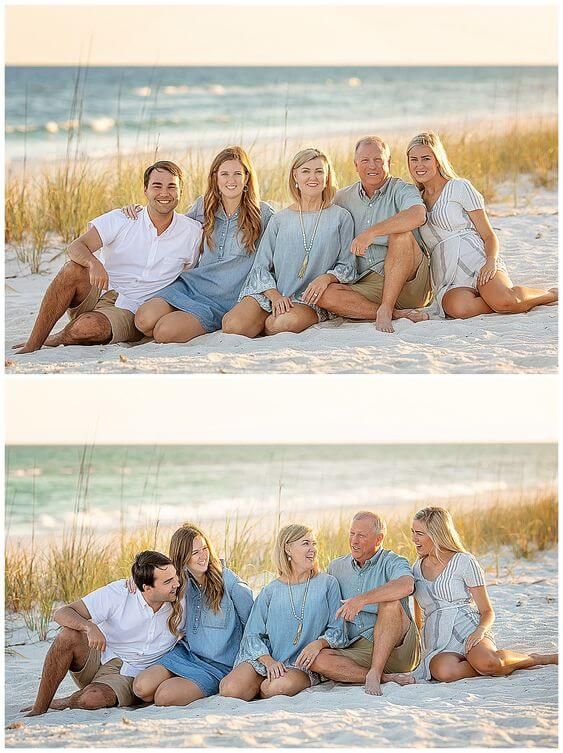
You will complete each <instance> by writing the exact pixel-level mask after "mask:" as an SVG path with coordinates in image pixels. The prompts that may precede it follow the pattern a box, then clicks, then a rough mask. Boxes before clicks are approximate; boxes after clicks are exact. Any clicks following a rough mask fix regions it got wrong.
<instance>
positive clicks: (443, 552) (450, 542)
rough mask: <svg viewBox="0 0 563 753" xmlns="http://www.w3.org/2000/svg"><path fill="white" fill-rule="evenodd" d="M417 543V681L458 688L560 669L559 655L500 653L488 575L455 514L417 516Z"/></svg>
mask: <svg viewBox="0 0 563 753" xmlns="http://www.w3.org/2000/svg"><path fill="white" fill-rule="evenodd" d="M412 540H413V543H414V545H415V548H416V552H417V554H418V559H417V560H416V562H415V563H414V566H413V573H414V580H415V593H414V597H415V618H416V619H417V622H418V625H419V627H420V626H421V623H422V643H423V648H424V654H423V658H422V661H421V663H420V665H419V666H418V668H417V669H416V670H415V671H414V673H413V674H414V677H415V678H416V679H419V680H420V679H424V680H432V679H433V680H439V681H441V682H453V681H454V680H462V679H464V678H467V677H477V676H479V675H491V676H494V677H501V676H504V675H509V674H511V673H512V672H514V671H515V670H517V669H531V668H532V667H536V666H539V665H542V664H557V661H558V655H557V654H539V653H526V654H524V653H521V652H518V651H512V650H509V649H498V648H497V646H496V643H495V637H494V635H493V633H492V631H491V628H492V625H493V623H494V620H495V613H494V611H493V608H492V606H491V602H490V600H489V595H488V593H487V587H486V585H485V575H484V573H483V569H482V567H481V566H480V565H479V563H478V562H477V560H476V559H475V557H474V556H473V555H472V554H470V553H469V552H467V551H466V549H465V548H464V546H463V544H462V541H461V538H460V536H459V534H458V532H457V531H456V529H455V526H454V522H453V520H452V517H451V515H450V513H449V512H448V511H447V510H444V509H442V508H441V507H426V508H424V509H423V510H420V511H419V512H417V513H416V515H415V516H414V520H413V524H412Z"/></svg>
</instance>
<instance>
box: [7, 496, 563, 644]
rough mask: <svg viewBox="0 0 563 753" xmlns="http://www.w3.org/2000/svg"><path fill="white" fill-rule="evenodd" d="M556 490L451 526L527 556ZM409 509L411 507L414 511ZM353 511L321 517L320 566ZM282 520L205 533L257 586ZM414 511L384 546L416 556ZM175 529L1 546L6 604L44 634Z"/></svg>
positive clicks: (470, 539) (544, 536)
mask: <svg viewBox="0 0 563 753" xmlns="http://www.w3.org/2000/svg"><path fill="white" fill-rule="evenodd" d="M557 510H558V504H557V498H556V496H555V494H543V495H538V496H532V497H525V498H522V499H521V500H520V501H517V502H498V503H493V504H490V505H487V506H486V507H482V506H476V507H475V508H473V509H468V508H465V509H461V510H458V511H457V512H456V513H455V516H454V517H455V523H456V527H457V529H458V531H459V532H460V534H461V537H462V540H463V541H464V544H465V546H466V548H467V550H468V551H470V552H472V553H474V554H476V555H477V556H478V555H482V554H490V553H492V554H493V555H496V556H497V561H498V559H499V556H500V553H501V551H503V550H505V549H508V550H509V551H511V552H512V553H513V554H514V556H516V557H517V558H531V557H533V556H534V555H535V554H536V553H537V552H540V551H543V550H545V549H549V548H551V547H553V546H555V545H556V543H557V535H558V534H557V531H558V518H557ZM412 512H413V513H414V512H415V510H414V509H413V511H412ZM349 517H350V512H349V511H348V510H346V511H345V510H342V511H341V513H340V515H339V517H337V518H336V519H332V520H330V521H328V520H326V519H325V520H324V521H323V522H321V523H320V524H319V525H318V527H317V530H316V534H317V540H318V551H319V562H320V565H321V568H322V569H325V568H326V566H327V565H328V563H329V562H330V561H331V560H332V559H334V558H335V557H339V556H341V555H342V554H345V553H347V552H348V526H349ZM286 522H290V521H286V520H283V516H281V515H280V516H279V517H278V519H277V520H276V521H275V523H274V524H273V525H272V526H271V527H270V529H269V530H268V529H267V528H265V527H264V526H263V525H262V526H260V525H259V521H258V522H252V521H251V520H248V519H247V520H242V521H241V520H239V519H238V518H233V519H227V521H226V523H225V527H224V529H223V531H222V535H220V536H219V535H217V536H215V535H214V532H213V531H211V533H210V538H211V539H212V541H213V543H214V544H215V547H216V549H217V550H218V552H219V554H220V556H221V557H222V558H224V560H225V563H226V565H227V566H228V567H230V568H231V569H233V570H234V571H235V572H237V573H238V574H239V575H240V576H241V577H243V578H245V579H248V580H249V582H250V583H251V584H252V585H253V587H255V588H259V587H261V586H262V585H264V584H265V583H266V582H268V580H269V579H270V578H271V577H273V575H274V573H275V568H274V565H273V562H272V551H273V541H274V539H275V536H276V533H277V529H278V528H279V526H280V525H284V524H285V523H286ZM411 522H412V515H409V516H408V517H402V518H389V519H388V521H387V523H388V533H387V536H386V538H385V542H384V546H385V547H386V548H388V549H393V550H394V551H395V552H397V553H398V554H401V555H403V556H404V557H406V558H407V559H408V560H409V561H410V562H412V561H413V560H414V549H413V546H412V543H411V538H410V536H411V532H410V529H411ZM171 534H172V529H162V528H160V527H159V526H158V525H155V526H152V527H147V528H145V529H141V530H136V531H132V532H128V531H124V530H121V531H119V533H118V534H116V535H114V536H113V537H112V538H111V539H110V540H108V539H107V538H106V539H104V540H102V539H101V538H97V537H96V536H95V535H94V533H93V532H92V531H87V530H85V529H83V528H79V527H77V526H73V527H72V529H71V530H70V532H68V533H67V534H65V535H64V536H63V539H62V541H61V543H57V544H51V546H49V547H44V546H39V545H38V544H36V543H34V542H32V544H31V546H30V547H29V548H26V547H25V546H22V545H21V544H19V543H16V542H13V543H12V542H11V541H10V540H9V539H8V541H7V543H6V554H5V595H6V609H7V611H9V612H12V613H16V614H20V615H22V616H23V618H24V621H25V623H26V625H27V626H28V628H29V629H30V630H33V631H34V632H36V633H37V634H38V635H39V636H46V631H47V628H48V624H49V619H50V615H51V612H52V609H53V608H54V607H55V606H57V605H58V604H60V603H61V602H62V603H69V602H72V601H75V600H76V599H79V598H81V597H82V596H83V595H85V594H87V593H89V592H90V591H93V590H94V589H96V588H99V587H100V586H102V585H104V584H105V583H109V582H110V581H112V580H117V579H119V578H126V577H128V576H129V575H130V573H131V564H132V562H133V559H134V557H135V555H136V554H137V553H138V552H139V551H142V550H144V549H154V548H156V549H157V550H159V551H162V552H168V546H169V542H170V536H171Z"/></svg>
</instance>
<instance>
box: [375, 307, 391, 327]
mask: <svg viewBox="0 0 563 753" xmlns="http://www.w3.org/2000/svg"><path fill="white" fill-rule="evenodd" d="M392 318H393V309H389V308H387V307H384V306H383V304H382V305H381V306H380V307H379V308H378V309H377V314H376V316H375V328H376V330H377V331H378V332H394V331H395V330H394V329H393V325H392V324H391V319H392Z"/></svg>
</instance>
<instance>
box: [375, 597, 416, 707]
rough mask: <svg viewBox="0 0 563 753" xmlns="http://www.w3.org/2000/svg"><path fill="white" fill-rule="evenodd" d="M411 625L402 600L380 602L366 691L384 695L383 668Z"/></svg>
mask: <svg viewBox="0 0 563 753" xmlns="http://www.w3.org/2000/svg"><path fill="white" fill-rule="evenodd" d="M410 626H411V621H410V620H409V618H408V617H407V614H406V613H405V610H404V609H403V607H402V605H401V602H400V601H386V602H382V603H381V604H379V606H378V608H377V620H376V622H375V626H374V628H373V654H372V658H371V668H370V670H369V672H368V673H367V675H366V688H365V689H366V693H369V694H370V695H382V693H381V682H383V679H382V675H383V668H384V667H385V665H386V664H387V660H388V659H389V656H390V655H391V652H392V651H393V649H394V648H395V647H396V646H400V645H401V643H402V642H403V639H404V637H405V635H406V634H407V632H408V630H409V628H410ZM394 682H396V680H394Z"/></svg>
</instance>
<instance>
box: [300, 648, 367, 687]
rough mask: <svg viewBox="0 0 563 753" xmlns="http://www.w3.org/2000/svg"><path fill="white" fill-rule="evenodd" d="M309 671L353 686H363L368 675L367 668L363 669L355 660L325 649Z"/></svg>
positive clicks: (318, 655)
mask: <svg viewBox="0 0 563 753" xmlns="http://www.w3.org/2000/svg"><path fill="white" fill-rule="evenodd" d="M309 669H311V670H312V671H313V672H318V673H319V674H321V675H324V676H325V677H328V679H329V680H334V681H335V682H346V683H349V684H351V685H363V684H364V682H365V681H366V675H367V673H368V670H367V667H361V666H360V665H359V664H356V662H355V661H354V660H353V659H349V658H348V657H347V656H342V654H339V653H338V652H337V651H335V650H334V649H331V648H323V649H322V650H321V651H320V652H319V653H318V654H317V657H316V659H315V660H314V662H313V663H312V664H311V666H310V667H309Z"/></svg>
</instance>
